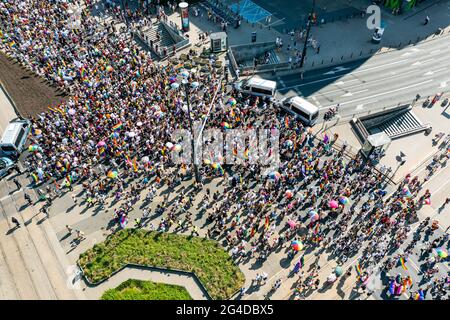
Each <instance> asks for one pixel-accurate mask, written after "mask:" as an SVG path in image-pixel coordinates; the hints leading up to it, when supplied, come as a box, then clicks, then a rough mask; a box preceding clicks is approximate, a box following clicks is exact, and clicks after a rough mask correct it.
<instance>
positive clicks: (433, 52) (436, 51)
mask: <svg viewBox="0 0 450 320" xmlns="http://www.w3.org/2000/svg"><path fill="white" fill-rule="evenodd" d="M438 52H441V49H437V50H434V51H431V52H430V54H435V53H438Z"/></svg>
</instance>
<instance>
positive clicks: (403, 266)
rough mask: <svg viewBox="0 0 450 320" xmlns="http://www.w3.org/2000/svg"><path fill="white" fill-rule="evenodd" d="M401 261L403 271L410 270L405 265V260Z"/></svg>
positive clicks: (401, 259)
mask: <svg viewBox="0 0 450 320" xmlns="http://www.w3.org/2000/svg"><path fill="white" fill-rule="evenodd" d="M399 261H400V264H401V265H402V268H403V270H408V268H407V267H406V265H405V259H404V258H402V257H401V258H400V259H399Z"/></svg>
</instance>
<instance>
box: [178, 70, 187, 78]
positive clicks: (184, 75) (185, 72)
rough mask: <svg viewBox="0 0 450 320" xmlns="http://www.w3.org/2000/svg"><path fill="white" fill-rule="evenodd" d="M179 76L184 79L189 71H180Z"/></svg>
mask: <svg viewBox="0 0 450 320" xmlns="http://www.w3.org/2000/svg"><path fill="white" fill-rule="evenodd" d="M180 74H181V75H182V76H183V77H185V78H187V77H189V71H187V70H182V71H181V72H180Z"/></svg>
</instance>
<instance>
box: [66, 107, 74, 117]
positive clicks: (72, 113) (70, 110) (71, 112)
mask: <svg viewBox="0 0 450 320" xmlns="http://www.w3.org/2000/svg"><path fill="white" fill-rule="evenodd" d="M67 112H68V113H69V115H71V116H73V115H74V114H75V109H69V111H67Z"/></svg>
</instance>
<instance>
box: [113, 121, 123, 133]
mask: <svg viewBox="0 0 450 320" xmlns="http://www.w3.org/2000/svg"><path fill="white" fill-rule="evenodd" d="M122 127H123V123H122V122H119V123H118V124H116V125H115V126H113V127H112V129H113V130H114V131H116V130H120V129H122Z"/></svg>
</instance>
